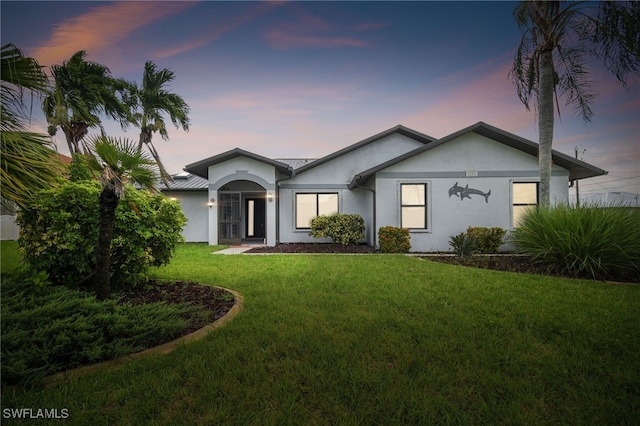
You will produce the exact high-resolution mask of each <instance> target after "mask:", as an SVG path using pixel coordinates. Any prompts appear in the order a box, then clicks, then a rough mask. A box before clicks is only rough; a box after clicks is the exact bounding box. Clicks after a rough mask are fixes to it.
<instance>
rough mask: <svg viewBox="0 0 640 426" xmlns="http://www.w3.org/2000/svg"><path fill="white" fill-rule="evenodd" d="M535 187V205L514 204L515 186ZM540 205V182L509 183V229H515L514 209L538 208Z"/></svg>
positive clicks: (515, 181)
mask: <svg viewBox="0 0 640 426" xmlns="http://www.w3.org/2000/svg"><path fill="white" fill-rule="evenodd" d="M522 184H524V185H535V186H536V202H535V204H531V203H516V202H515V185H522ZM539 205H540V182H539V181H521V180H513V181H511V229H516V228H517V226H516V223H515V219H516V218H515V210H514V207H531V206H534V207H535V208H538V206H539Z"/></svg>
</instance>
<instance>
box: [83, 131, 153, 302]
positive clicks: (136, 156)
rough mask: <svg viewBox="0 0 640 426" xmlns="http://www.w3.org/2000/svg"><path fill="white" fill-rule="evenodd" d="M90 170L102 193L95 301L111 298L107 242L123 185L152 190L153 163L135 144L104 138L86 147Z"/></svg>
mask: <svg viewBox="0 0 640 426" xmlns="http://www.w3.org/2000/svg"><path fill="white" fill-rule="evenodd" d="M88 148H89V150H90V153H91V154H90V161H89V164H90V167H91V168H92V169H93V170H95V171H97V172H98V173H99V180H100V184H101V186H102V191H101V192H100V196H99V199H98V200H99V201H98V203H99V233H98V246H97V248H96V275H95V290H96V296H97V298H98V299H100V300H103V299H106V298H108V297H109V296H110V295H111V273H110V270H111V240H112V232H113V225H114V223H115V218H116V209H117V208H118V204H119V203H120V199H121V198H122V197H123V196H124V195H125V189H126V184H127V183H132V184H137V185H140V186H143V187H148V188H152V189H153V185H154V183H155V182H156V173H155V169H156V167H157V165H156V163H155V162H154V161H153V160H152V159H151V158H149V157H148V156H146V155H145V154H143V153H141V152H140V151H139V150H138V149H137V147H136V144H135V142H132V141H130V140H128V139H115V138H112V137H108V136H105V135H101V136H96V137H94V138H92V139H91V140H90V142H89V144H88Z"/></svg>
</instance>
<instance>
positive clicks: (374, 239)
mask: <svg viewBox="0 0 640 426" xmlns="http://www.w3.org/2000/svg"><path fill="white" fill-rule="evenodd" d="M358 178H360V175H358V176H356V179H354V180H355V182H357V181H358V180H357V179H358ZM353 188H359V189H364V190H365V191H369V192H371V194H372V195H373V248H374V249H375V248H376V229H378V228H377V226H376V190H375V189H373V188H368V187H366V186H363V185H360V184H359V183H356V184H355V185H353Z"/></svg>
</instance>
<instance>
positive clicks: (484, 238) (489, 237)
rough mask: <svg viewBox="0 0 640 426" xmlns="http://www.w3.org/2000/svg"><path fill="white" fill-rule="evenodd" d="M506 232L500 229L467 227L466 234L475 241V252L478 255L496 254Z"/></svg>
mask: <svg viewBox="0 0 640 426" xmlns="http://www.w3.org/2000/svg"><path fill="white" fill-rule="evenodd" d="M506 233H507V231H506V230H504V229H502V228H482V227H471V226H470V227H469V228H467V234H468V235H469V236H471V237H473V238H475V240H476V245H477V246H476V250H478V251H479V252H480V253H497V252H498V247H500V245H502V242H503V241H502V239H503V238H504V236H505V234H506Z"/></svg>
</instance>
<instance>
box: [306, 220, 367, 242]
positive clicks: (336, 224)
mask: <svg viewBox="0 0 640 426" xmlns="http://www.w3.org/2000/svg"><path fill="white" fill-rule="evenodd" d="M364 229H365V228H364V219H362V216H360V215H359V214H341V213H335V214H332V215H329V216H317V217H315V218H313V219H312V220H311V232H309V235H311V236H313V237H314V238H326V237H329V238H331V240H332V241H333V242H334V243H338V244H342V245H345V246H346V245H349V244H357V243H358V242H360V241H361V240H362V239H363V238H364Z"/></svg>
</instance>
